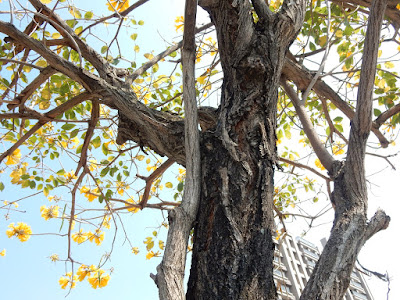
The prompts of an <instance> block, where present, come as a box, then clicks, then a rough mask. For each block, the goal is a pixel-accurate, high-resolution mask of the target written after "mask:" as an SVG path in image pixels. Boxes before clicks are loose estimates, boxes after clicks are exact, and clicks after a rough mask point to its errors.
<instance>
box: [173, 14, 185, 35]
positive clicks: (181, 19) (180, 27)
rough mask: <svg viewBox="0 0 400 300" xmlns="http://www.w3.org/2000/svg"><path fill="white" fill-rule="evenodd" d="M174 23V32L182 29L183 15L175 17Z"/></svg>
mask: <svg viewBox="0 0 400 300" xmlns="http://www.w3.org/2000/svg"><path fill="white" fill-rule="evenodd" d="M175 23H176V24H177V25H175V30H176V32H178V31H179V30H180V31H183V24H184V20H183V16H179V17H176V19H175Z"/></svg>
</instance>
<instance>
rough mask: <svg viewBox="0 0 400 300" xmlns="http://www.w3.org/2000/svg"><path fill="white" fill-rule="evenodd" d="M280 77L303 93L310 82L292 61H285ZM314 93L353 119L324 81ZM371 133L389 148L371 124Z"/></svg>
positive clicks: (306, 70) (382, 136) (308, 72)
mask: <svg viewBox="0 0 400 300" xmlns="http://www.w3.org/2000/svg"><path fill="white" fill-rule="evenodd" d="M282 75H283V76H284V77H285V78H287V79H289V80H291V81H293V82H294V83H295V84H296V86H297V87H298V89H299V90H301V91H304V90H305V89H306V88H307V87H308V85H309V84H310V82H311V80H312V77H313V76H312V74H311V72H310V71H309V70H308V69H306V68H305V67H304V66H300V65H299V64H298V63H296V62H294V61H293V60H290V59H288V58H287V59H286V60H285V65H284V66H283V70H282ZM313 90H314V92H315V93H316V94H317V95H318V96H319V98H321V99H329V100H330V101H331V102H332V103H333V104H334V105H335V106H336V107H337V108H339V110H341V111H342V112H343V113H344V114H345V115H346V117H348V118H349V119H350V120H352V119H353V117H354V111H353V109H352V108H351V107H350V106H349V105H348V104H347V103H346V102H345V101H344V100H343V99H341V98H340V97H339V95H338V94H337V93H336V92H335V91H334V90H332V89H331V87H330V86H328V85H327V84H326V83H325V82H324V81H322V80H318V81H317V82H316V83H315V85H314V87H313ZM371 131H372V132H373V133H374V134H375V136H376V137H377V138H378V140H379V142H380V144H381V145H382V147H383V148H387V147H388V146H389V141H388V140H387V139H386V138H385V136H384V135H383V134H382V133H381V132H380V131H379V130H378V129H377V126H376V125H374V124H373V126H372V128H371Z"/></svg>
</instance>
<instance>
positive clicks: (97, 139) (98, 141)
mask: <svg viewBox="0 0 400 300" xmlns="http://www.w3.org/2000/svg"><path fill="white" fill-rule="evenodd" d="M92 145H93V147H95V148H96V149H97V148H99V147H100V145H101V139H100V137H99V136H96V137H95V138H94V139H93V140H92Z"/></svg>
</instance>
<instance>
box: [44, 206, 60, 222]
mask: <svg viewBox="0 0 400 300" xmlns="http://www.w3.org/2000/svg"><path fill="white" fill-rule="evenodd" d="M58 208H59V207H58V205H51V206H50V207H47V206H46V205H42V206H41V207H40V212H41V213H42V218H43V219H45V220H46V221H47V220H49V219H53V218H57V217H58Z"/></svg>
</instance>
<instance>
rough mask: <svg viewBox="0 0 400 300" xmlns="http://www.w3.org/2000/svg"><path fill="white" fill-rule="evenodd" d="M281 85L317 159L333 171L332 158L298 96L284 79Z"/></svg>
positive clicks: (329, 170)
mask: <svg viewBox="0 0 400 300" xmlns="http://www.w3.org/2000/svg"><path fill="white" fill-rule="evenodd" d="M281 86H282V87H283V89H284V90H285V92H286V94H287V95H288V96H289V98H290V100H291V101H292V103H293V106H294V108H295V109H296V112H297V115H298V117H299V119H300V121H301V124H302V125H303V130H304V132H305V133H306V135H307V137H308V139H309V140H310V143H311V145H312V147H313V149H314V151H315V154H316V155H317V157H318V159H319V160H320V161H321V163H322V165H323V166H324V167H325V168H326V169H327V170H328V172H329V173H332V171H333V168H332V166H333V162H334V159H333V157H332V155H331V154H330V153H329V152H328V150H326V148H325V147H324V145H323V144H322V143H321V141H320V139H319V136H318V134H317V133H316V132H315V130H314V127H313V124H312V123H311V121H310V119H309V117H308V115H307V112H306V109H305V107H304V105H303V104H302V103H301V101H300V99H299V97H297V94H296V92H295V91H294V90H293V88H292V87H291V86H290V85H289V84H288V83H287V81H285V80H284V79H282V80H281Z"/></svg>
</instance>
